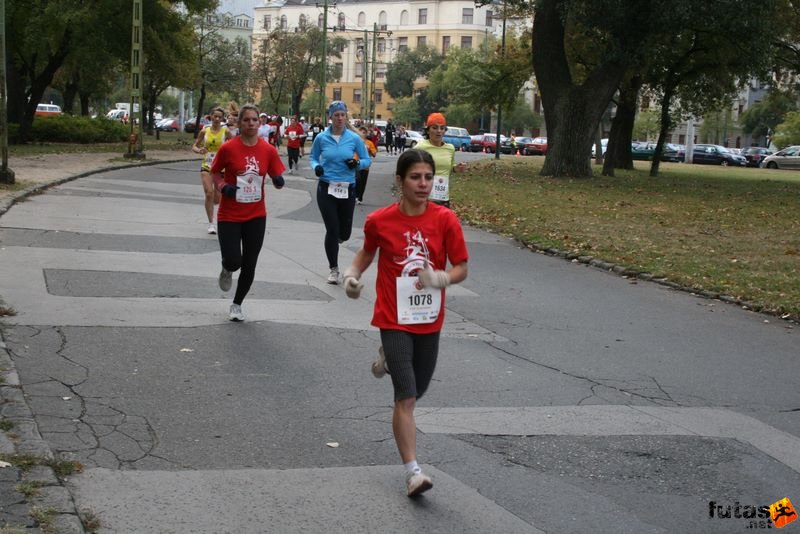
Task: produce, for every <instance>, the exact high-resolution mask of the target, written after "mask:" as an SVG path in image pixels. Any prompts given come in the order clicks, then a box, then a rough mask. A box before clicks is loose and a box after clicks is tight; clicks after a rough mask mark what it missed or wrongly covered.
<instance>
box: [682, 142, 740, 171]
mask: <svg viewBox="0 0 800 534" xmlns="http://www.w3.org/2000/svg"><path fill="white" fill-rule="evenodd" d="M692 162H694V163H700V164H704V165H734V166H738V167H744V166H746V165H747V160H746V159H745V158H744V156H739V155H738V154H734V153H733V152H731V151H730V150H728V149H727V148H725V147H724V146H722V145H705V144H701V145H694V151H693V152H692Z"/></svg>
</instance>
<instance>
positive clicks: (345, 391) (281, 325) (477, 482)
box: [0, 157, 800, 532]
mask: <svg viewBox="0 0 800 534" xmlns="http://www.w3.org/2000/svg"><path fill="white" fill-rule="evenodd" d="M387 160H388V161H387ZM100 163H101V165H105V164H106V162H100ZM381 165H384V167H381ZM390 167H391V160H390V159H388V157H384V159H383V160H382V163H380V164H378V165H376V168H375V169H374V170H373V173H372V175H371V179H370V180H371V182H370V183H371V185H370V186H368V198H369V199H370V200H368V202H369V203H371V205H373V206H374V205H380V204H381V203H384V202H385V201H388V200H389V199H388V197H386V198H384V197H382V196H381V194H382V193H381V191H383V187H384V186H385V185H386V178H387V177H388V174H387V170H388V169H389V168H390ZM12 168H14V167H13V165H12ZM16 170H17V169H15V171H16ZM307 178H309V177H305V176H295V177H290V178H289V183H288V185H287V188H286V189H285V190H283V191H280V192H275V191H273V190H270V192H269V195H268V200H269V202H270V214H271V215H270V222H269V224H268V231H269V235H268V237H267V242H266V244H265V252H264V253H262V258H261V260H260V264H259V271H258V274H257V282H256V284H255V285H254V288H253V291H252V292H251V296H250V297H248V299H247V301H246V303H245V312H246V313H247V315H248V321H247V322H246V323H244V324H242V325H233V324H231V323H228V322H227V321H226V316H225V311H226V308H227V304H226V302H225V295H223V294H221V293H220V292H219V290H218V289H215V287H214V286H215V283H214V279H213V276H214V272H215V270H216V269H217V265H218V261H219V260H218V251H217V247H216V242H215V241H214V239H213V238H208V236H203V235H202V230H203V224H202V220H201V219H202V217H201V216H200V209H199V204H198V202H199V193H200V190H199V185H198V184H197V179H196V169H194V168H193V167H192V166H191V165H185V164H175V165H172V164H163V165H159V166H158V168H151V169H149V170H145V169H142V172H133V171H131V170H127V171H123V170H118V171H115V172H111V173H102V174H100V175H91V176H86V177H84V178H81V179H80V180H78V181H76V182H73V183H69V184H65V185H64V186H61V187H59V188H58V189H57V190H54V191H53V192H52V194H45V195H41V196H37V197H36V198H34V199H32V201H31V202H24V203H20V204H18V205H16V206H15V207H14V208H13V209H11V210H10V211H8V213H6V214H5V215H3V218H2V219H0V242H1V243H2V246H3V248H2V250H0V279H2V280H4V283H3V286H2V288H0V295H2V297H3V299H4V300H5V302H6V303H7V304H11V305H13V306H14V307H15V308H17V312H18V314H17V315H16V316H13V317H8V318H6V321H5V322H6V323H7V324H8V325H9V326H8V331H9V336H10V337H9V338H8V339H7V342H8V345H9V352H10V355H9V352H6V351H0V353H2V354H5V356H6V357H8V358H7V362H5V364H4V367H7V368H8V369H9V371H7V373H6V376H7V383H11V384H12V385H15V384H22V386H21V388H20V387H4V388H3V392H4V395H7V398H8V399H9V401H10V402H7V403H6V404H5V405H4V406H3V409H4V411H3V415H4V417H7V418H9V419H12V420H15V421H18V422H19V423H20V427H19V428H20V429H25V430H26V434H25V435H23V436H22V439H20V440H19V441H17V442H14V441H13V440H7V441H6V443H5V446H8V447H17V449H18V450H22V449H24V448H25V447H30V448H31V450H34V451H37V454H44V455H48V454H51V450H52V451H54V452H55V453H56V454H57V455H58V456H59V457H67V458H75V459H77V460H79V461H81V463H83V464H84V465H85V466H86V469H85V472H84V473H83V474H82V475H78V476H74V477H70V483H69V486H68V487H69V491H67V490H66V489H65V488H64V487H62V486H60V485H59V484H57V483H55V481H54V480H53V479H52V477H51V478H50V482H49V483H48V484H47V485H46V489H47V491H46V492H44V496H43V497H42V498H45V497H46V498H47V499H49V501H48V503H52V507H53V509H54V510H55V511H56V512H57V513H55V514H54V515H55V519H56V520H57V521H60V523H61V528H62V530H63V531H65V532H68V531H76V532H78V531H80V530H79V526H77V525H76V523H75V510H76V509H78V508H80V509H83V508H86V509H89V510H91V511H92V512H93V513H94V514H97V515H98V516H99V517H100V519H101V524H102V526H103V528H101V531H104V532H292V531H295V532H318V531H326V532H376V531H398V532H399V531H404V532H416V531H419V532H421V531H426V532H427V531H434V532H492V531H496V532H537V531H546V532H592V531H595V532H596V531H612V530H613V531H616V532H670V531H673V532H678V531H680V532H731V531H735V530H738V529H739V528H746V527H747V523H744V522H741V521H740V522H737V523H736V526H735V528H734V526H733V523H732V521H728V522H726V521H724V520H714V518H709V514H708V502H709V501H710V500H716V502H720V503H723V504H726V503H728V502H730V503H731V504H733V502H735V501H736V500H738V501H739V502H741V503H750V502H753V503H756V504H759V505H760V504H764V503H765V502H762V501H766V500H769V502H768V503H766V504H769V503H771V502H773V501H772V500H771V499H775V500H777V499H778V498H780V497H783V496H784V495H783V493H786V494H787V495H788V496H789V497H790V498H791V497H792V495H798V498H797V499H798V500H800V479H799V478H798V465H800V461H798V458H800V454H798V452H797V451H798V450H800V445H798V438H797V432H796V429H797V427H798V426H797V423H798V414H797V411H796V410H795V409H796V407H797V406H798V405H800V399H798V397H797V392H798V389H800V388H798V387H797V374H796V373H791V372H788V373H786V372H785V373H782V374H781V376H780V379H776V378H775V372H774V371H775V370H776V369H787V370H791V369H792V368H793V362H794V363H795V364H796V361H795V359H794V358H795V356H796V346H797V344H796V342H797V333H796V331H795V330H794V329H792V328H790V327H787V325H780V324H773V323H769V322H767V321H770V320H771V318H766V317H763V316H759V315H757V314H752V313H747V312H743V311H741V310H738V309H736V308H734V307H732V306H727V305H724V304H722V303H718V302H714V301H706V300H703V299H696V298H693V297H691V296H689V295H685V294H680V293H676V292H672V291H669V290H666V289H665V288H663V287H659V286H656V285H654V284H644V283H638V284H632V283H631V282H628V281H625V280H622V279H620V278H617V277H614V276H610V275H609V274H607V273H605V272H602V271H598V270H595V269H590V268H586V267H584V266H576V265H572V264H569V263H567V262H563V261H561V260H557V259H554V258H547V257H543V256H540V255H536V254H530V253H529V252H527V251H525V250H520V249H519V248H518V247H515V246H514V244H513V243H512V242H510V241H508V240H506V239H503V238H500V237H498V236H493V235H490V234H485V233H483V232H478V231H474V230H471V229H467V234H468V242H469V246H470V251H471V255H472V257H471V260H470V266H471V267H470V268H471V275H470V279H468V281H467V283H465V284H463V285H461V286H458V287H455V288H452V290H449V291H448V297H449V298H448V315H447V321H446V325H447V326H446V330H445V338H444V340H443V349H442V350H443V355H442V358H441V361H440V365H439V370H438V371H437V376H436V381H435V383H434V384H433V385H432V388H431V391H430V393H429V395H428V396H426V398H425V399H424V402H422V403H421V407H420V417H419V420H418V421H417V423H418V427H419V429H420V431H421V434H420V450H421V460H422V461H423V462H426V465H428V470H430V471H431V472H432V473H433V474H434V478H435V480H436V481H437V482H436V484H437V485H436V488H435V489H434V492H432V493H431V494H430V497H427V496H426V498H425V499H423V500H421V501H410V502H409V501H408V500H406V499H404V498H399V497H402V488H401V487H400V486H401V484H400V483H399V482H398V478H399V477H398V476H397V473H398V471H397V466H396V462H397V459H396V457H395V456H396V452H394V450H393V444H392V442H391V438H390V433H387V432H388V428H389V421H390V418H391V410H390V405H389V403H388V399H386V394H387V387H388V384H387V382H386V381H375V380H374V379H371V377H369V376H368V371H367V365H366V364H368V362H369V359H370V358H372V357H373V355H374V350H375V347H376V346H377V339H376V334H375V332H374V330H372V329H370V328H369V327H368V321H369V315H370V308H371V301H372V300H373V298H374V294H373V293H372V291H374V290H373V289H372V282H373V281H374V279H373V278H371V277H372V276H374V270H371V271H368V272H367V275H366V277H367V278H366V279H367V280H368V282H367V283H366V286H367V289H366V290H365V295H364V298H363V299H362V300H360V301H357V302H353V301H349V300H348V299H346V298H343V294H342V292H341V289H340V288H337V287H332V286H329V285H327V284H325V282H324V277H325V275H326V272H325V269H324V262H323V261H322V258H321V243H320V235H321V234H320V223H319V221H318V215H317V214H316V213H315V206H314V205H313V201H312V197H311V196H310V191H311V190H312V186H313V180H310V179H307ZM384 193H385V191H384ZM369 209H370V207H369V206H364V207H361V208H359V217H360V218H362V219H363V215H364V214H365V213H366V212H367V211H368V210H369ZM356 226H358V225H356ZM360 239H361V237H360V234H359V231H355V232H354V236H353V240H352V243H350V244H348V247H347V248H346V249H345V250H343V252H342V262H343V263H345V262H347V261H348V259H349V256H350V255H351V254H352V253H353V252H354V250H355V249H356V248H357V246H358V244H359V242H360ZM210 273H211V274H210ZM12 280H13V283H10V281H12ZM234 328H235V329H234ZM232 336H235V337H232ZM234 339H235V340H236V343H237V345H238V346H240V347H241V348H242V349H243V350H244V351H245V352H248V349H249V351H257V352H258V353H259V354H260V353H261V352H262V351H264V352H267V353H268V354H269V356H270V357H269V358H266V359H263V361H262V359H261V358H259V359H257V360H250V359H248V358H246V356H247V355H246V354H238V353H237V352H235V351H234V352H231V351H230V348H229V347H230V343H231V340H234ZM326 348H328V349H329V350H325V349H326ZM9 356H13V359H12V358H11V357H9ZM276 366H277V368H276ZM15 367H16V368H18V370H19V376H21V377H22V378H21V379H20V377H19V376H18V375H17V372H16V371H14V370H13V369H14V368H15ZM170 379H172V380H170ZM265 390H266V391H265ZM22 392H24V393H25V395H26V397H24V398H23V397H22ZM151 399H157V401H156V402H155V403H154V402H152V401H151ZM28 405H30V406H31V407H32V410H31V409H30V408H28ZM260 406H270V407H272V406H277V407H280V410H278V411H280V412H283V413H271V412H270V413H263V410H261V411H260V410H258V407H260ZM26 408H28V412H25V409H26ZM172 411H175V412H176V413H175V414H172V413H171V412H172ZM234 414H235V415H234ZM203 418H205V419H208V422H204V421H203ZM250 421H257V422H258V423H257V424H254V425H249V424H248V423H249V422H250ZM237 423H238V424H237ZM277 428H280V429H281V431H280V432H275V431H274V430H270V429H277ZM42 436H44V439H42ZM334 442H335V443H338V444H340V445H341V446H340V447H332V446H329V445H327V444H328V443H334ZM221 451H225V452H224V453H221ZM4 472H5V471H1V470H0V473H4ZM36 476H39V477H42V476H44V475H43V474H42V473H41V471H40V472H38V473H37V474H36ZM7 484H12V482H7ZM8 487H9V486H6V488H8ZM342 488H346V491H345V492H344V493H343V492H342ZM17 508H19V510H17ZM17 508H14V510H16V511H15V512H14V514H15V515H6V517H4V518H3V520H7V521H9V522H11V520H13V519H14V517H21V516H24V513H23V511H22V510H21V509H22V508H23V505H21V504H20V505H19V506H17ZM680 510H682V511H683V514H682V517H681V516H680V515H681V514H678V513H677V511H680ZM5 511H6V510H4V512H5ZM29 522H30V521H29ZM671 527H674V528H671Z"/></svg>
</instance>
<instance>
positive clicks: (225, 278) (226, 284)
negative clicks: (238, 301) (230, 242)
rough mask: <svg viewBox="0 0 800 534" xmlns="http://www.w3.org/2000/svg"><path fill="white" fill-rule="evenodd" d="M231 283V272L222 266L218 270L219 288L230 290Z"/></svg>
mask: <svg viewBox="0 0 800 534" xmlns="http://www.w3.org/2000/svg"><path fill="white" fill-rule="evenodd" d="M232 283H233V273H232V272H230V271H228V270H226V269H225V267H223V268H222V270H221V271H220V272H219V288H220V289H221V290H223V291H230V289H231V284H232Z"/></svg>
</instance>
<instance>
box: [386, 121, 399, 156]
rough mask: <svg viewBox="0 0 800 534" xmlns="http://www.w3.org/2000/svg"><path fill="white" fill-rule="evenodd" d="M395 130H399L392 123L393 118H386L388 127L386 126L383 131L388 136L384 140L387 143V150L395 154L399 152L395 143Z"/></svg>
mask: <svg viewBox="0 0 800 534" xmlns="http://www.w3.org/2000/svg"><path fill="white" fill-rule="evenodd" d="M395 132H397V128H396V127H395V125H394V124H393V123H392V119H387V120H386V127H385V129H384V131H383V133H384V135H385V136H386V139H385V140H384V142H385V144H386V152H387V153H388V154H394V153H396V152H397V149H396V147H395V144H394V134H395Z"/></svg>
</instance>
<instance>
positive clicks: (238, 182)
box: [211, 104, 285, 321]
mask: <svg viewBox="0 0 800 534" xmlns="http://www.w3.org/2000/svg"><path fill="white" fill-rule="evenodd" d="M258 125H259V119H258V108H257V107H256V106H254V105H253V104H245V105H244V106H242V109H241V110H240V111H239V123H238V127H239V135H238V136H237V137H235V138H233V139H232V140H231V141H229V142H227V143H225V144H224V145H222V146H221V147H220V149H219V151H218V152H217V157H216V158H214V162H213V163H212V164H211V173H212V175H213V178H214V185H215V186H216V187H217V189H218V190H219V191H220V192H221V193H222V201H221V202H220V205H219V213H218V214H217V219H218V221H219V224H218V227H219V228H218V229H219V248H220V252H221V254H222V270H221V271H220V273H219V288H220V289H221V290H222V291H228V290H230V288H231V285H232V280H233V273H234V272H236V271H238V270H239V269H241V271H240V273H239V280H238V281H237V283H236V294H235V295H234V297H233V303H232V304H231V306H230V311H229V316H228V318H229V319H230V320H231V321H244V313H242V302H243V301H244V298H245V296H246V295H247V292H248V291H250V286H251V285H252V284H253V280H254V279H255V274H256V263H257V262H258V255H259V253H260V252H261V246H262V245H263V244H264V233H265V232H266V227H267V206H266V202H265V193H264V181H265V178H266V176H267V175H269V176H270V177H271V178H272V184H273V185H274V186H275V188H276V189H280V188H282V187H283V185H284V179H283V171H284V170H285V168H284V166H283V162H282V161H281V158H280V156H279V155H278V151H277V149H276V148H275V147H274V146H272V145H270V144H269V143H267V142H266V141H264V140H263V139H261V138H259V137H258Z"/></svg>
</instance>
